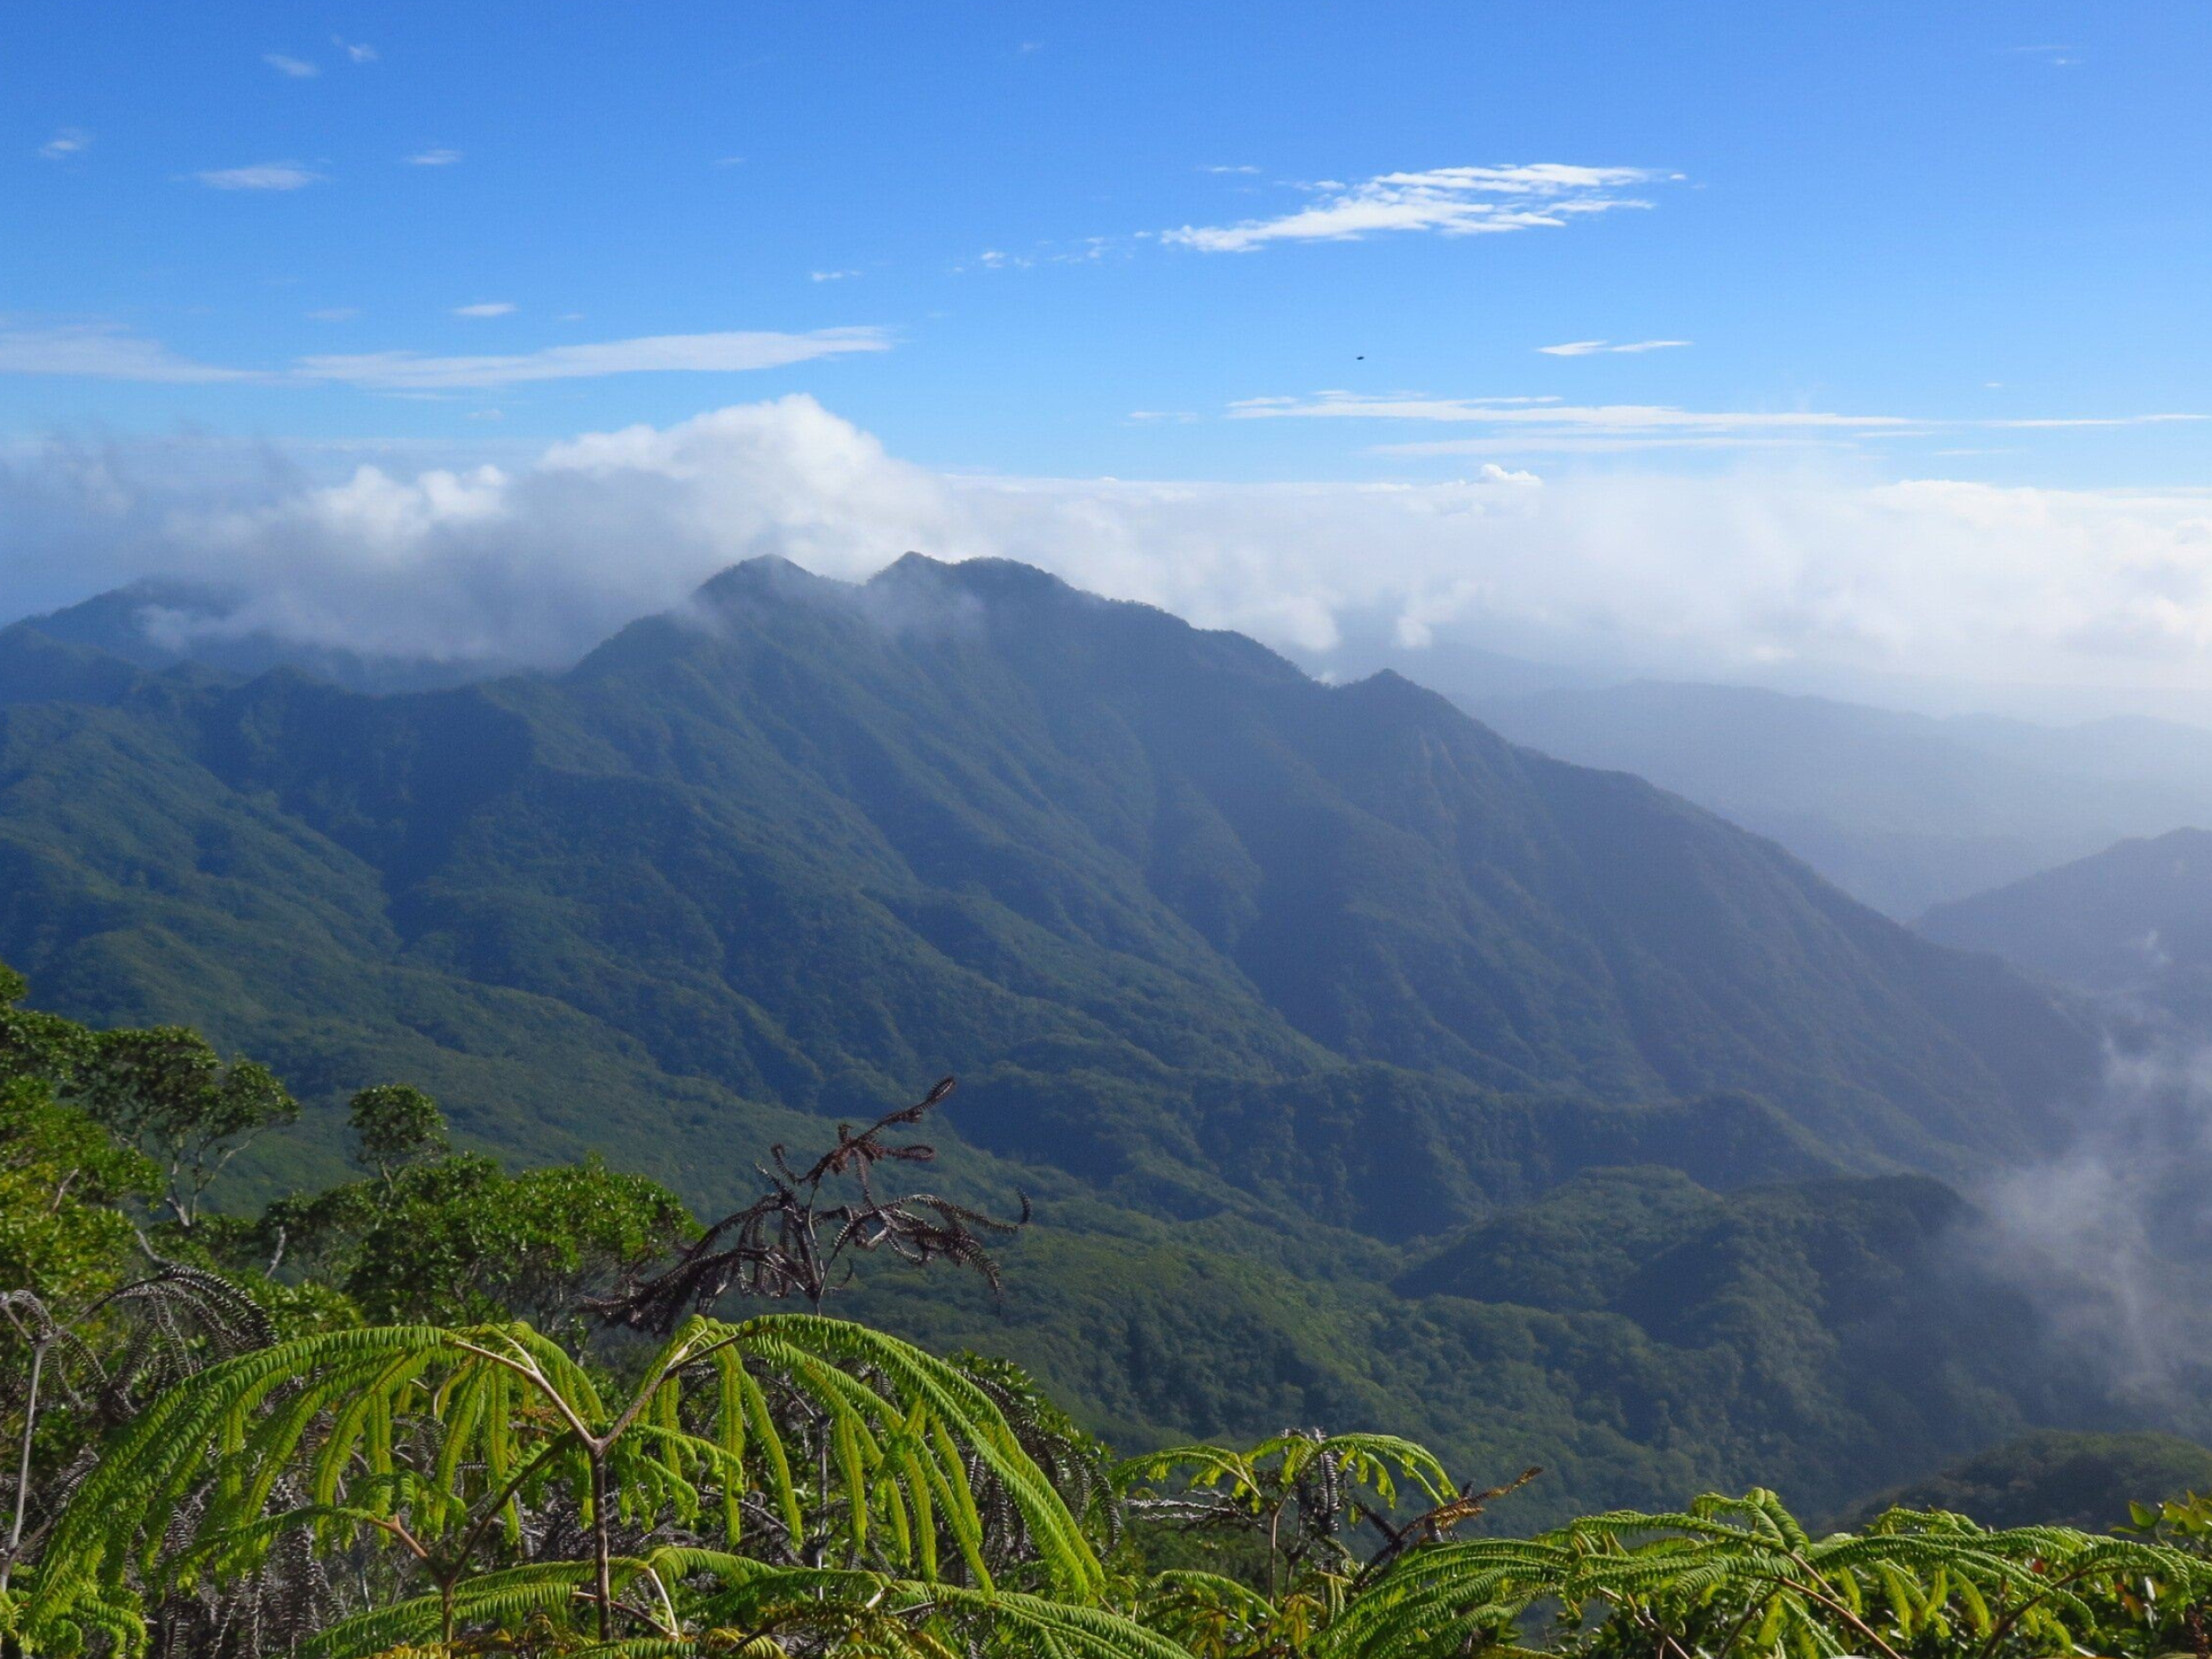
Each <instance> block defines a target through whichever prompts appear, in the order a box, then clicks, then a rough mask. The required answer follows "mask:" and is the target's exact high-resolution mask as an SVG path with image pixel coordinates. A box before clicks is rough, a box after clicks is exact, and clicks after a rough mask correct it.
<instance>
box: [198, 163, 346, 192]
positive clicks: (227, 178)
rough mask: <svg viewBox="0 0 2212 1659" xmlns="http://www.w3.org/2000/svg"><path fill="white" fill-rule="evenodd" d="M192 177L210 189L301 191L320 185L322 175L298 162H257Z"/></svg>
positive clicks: (218, 169) (220, 168)
mask: <svg viewBox="0 0 2212 1659" xmlns="http://www.w3.org/2000/svg"><path fill="white" fill-rule="evenodd" d="M192 177H193V178H195V179H198V180H199V181H200V182H201V183H202V184H204V185H207V186H208V187H209V188H210V189H211V190H300V189H303V188H304V187H306V186H307V185H314V184H320V183H321V182H322V181H323V178H324V175H323V174H322V173H317V172H316V171H315V170H314V169H313V167H307V166H304V165H303V164H301V162H298V161H257V162H256V163H254V165H252V167H217V168H215V169H212V170H210V171H209V172H205V173H194V174H193V175H192Z"/></svg>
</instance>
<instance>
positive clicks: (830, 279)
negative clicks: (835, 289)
mask: <svg viewBox="0 0 2212 1659" xmlns="http://www.w3.org/2000/svg"><path fill="white" fill-rule="evenodd" d="M859 275H860V272H859V271H857V270H810V271H808V272H807V273H806V280H807V281H808V282H810V283H842V282H844V281H846V280H847V279H848V277H854V276H859Z"/></svg>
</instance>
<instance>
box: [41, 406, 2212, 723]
mask: <svg viewBox="0 0 2212 1659" xmlns="http://www.w3.org/2000/svg"><path fill="white" fill-rule="evenodd" d="M910 549H911V550H920V551H922V552H925V553H928V554H930V555H932V556H937V557H940V558H947V559H961V558H968V557H973V556H982V555H999V556H1008V557H1012V558H1017V559H1021V560H1024V561H1027V562H1031V563H1035V564H1038V565H1041V566H1043V567H1044V568H1048V569H1050V570H1053V571H1055V572H1057V573H1058V574H1061V575H1063V576H1065V577H1066V578H1067V579H1068V580H1071V581H1074V582H1076V583H1078V584H1079V585H1081V586H1085V587H1088V588H1091V589H1094V590H1096V591H1097V592H1103V593H1107V594H1109V595H1112V596H1115V597H1117V598H1123V599H1139V600H1143V601H1146V602H1149V603H1152V604H1156V605H1162V606H1164V607H1165V608H1167V609H1169V610H1171V611H1176V612H1177V613H1179V614H1181V615H1182V616H1185V617H1189V618H1190V619H1191V620H1193V621H1194V622H1197V623H1201V624H1204V625H1207V626H1213V627H1225V628H1235V629H1242V630H1244V631H1246V632H1249V633H1251V634H1254V635H1257V636H1258V637H1260V638H1261V639H1262V640H1265V641H1268V642H1269V643H1271V644H1273V645H1276V646H1277V647H1281V648H1284V649H1286V650H1291V651H1293V652H1296V653H1305V654H1307V655H1308V656H1309V658H1310V659H1313V658H1322V657H1325V656H1326V655H1327V653H1329V652H1331V651H1332V650H1334V649H1335V648H1336V647H1338V646H1339V645H1340V642H1341V641H1342V638H1343V636H1344V635H1345V633H1346V629H1347V628H1349V627H1352V626H1354V625H1357V626H1359V627H1362V628H1365V627H1369V626H1370V625H1373V624H1375V623H1377V622H1378V621H1379V622H1380V623H1381V624H1382V625H1383V626H1384V627H1386V628H1387V629H1389V630H1390V631H1391V632H1392V633H1394V634H1395V638H1396V640H1397V641H1398V643H1399V645H1400V646H1401V647H1405V648H1407V649H1412V650H1418V649H1419V648H1421V647H1425V646H1428V645H1431V644H1450V643H1467V644H1475V645H1480V646H1482V647H1486V648H1490V649H1506V650H1513V651H1517V652H1519V653H1522V654H1526V655H1530V656H1536V657H1543V658H1548V659H1554V660H1565V661H1574V662H1579V663H1584V664H1590V665H1600V666H1601V667H1605V668H1607V669H1610V670H1611V671H1614V672H1616V673H1619V674H1621V675H1626V674H1631V673H1637V672H1644V673H1657V674H1666V675H1671V676H1676V677H1699V678H1759V677H1760V676H1763V675H1771V674H1773V673H1776V672H1779V671H1783V670H1784V669H1789V668H1791V667H1793V666H1804V667H1811V666H1820V667H1821V668H1823V669H1824V670H1826V669H1834V670H1837V671H1850V672H1853V673H1859V674H1865V675H1920V676H1929V677H1936V678H1948V679H1951V680H1954V681H1968V680H1971V681H1978V682H1989V683H1996V682H2005V683H2018V684H2033V685H2041V686H2050V687H2080V688H2097V687H2106V688H2110V687H2155V688H2160V689H2162V690H2164V691H2166V692H2172V693H2176V694H2182V695H2187V696H2196V695H2198V694H2203V693H2207V692H2212V492H2205V491H2190V490H2172V491H2164V492H2157V491H2133V492H2125V491H2112V492H2093V491H2064V490H2049V489H2002V488H1996V487H1993V486H1990V485H1985V484H1978V483H1958V482H1952V481H1946V480H1942V479H1924V480H1918V481H1912V482H1905V483H1868V482H1865V481H1864V480H1863V478H1860V477H1851V476H1846V475H1844V474H1843V473H1840V472H1838V471H1833V470H1823V469H1822V468H1821V467H1820V466H1818V465H1804V464H1798V465H1791V466H1789V467H1778V468H1773V469H1771V470H1760V469H1753V468H1746V469H1744V470H1740V471H1735V472H1732V473H1728V474H1725V475H1723V476H1718V477H1695V478H1690V477H1658V476H1642V475H1635V474H1612V475H1606V476H1584V477H1567V478H1561V479H1556V480H1551V481H1546V480H1542V479H1540V478H1538V477H1535V476H1534V475H1533V474H1530V473H1528V472H1516V471H1506V470H1504V469H1503V468H1500V467H1498V466H1495V465H1484V466H1480V467H1479V468H1476V469H1474V470H1473V471H1471V472H1470V473H1469V475H1468V477H1464V478H1462V479H1460V480H1456V481H1452V482H1443V483H1397V484H1358V483H1277V484H1267V483H1260V484H1244V483H1130V482H1121V481H1116V480H1110V479H1103V480H1102V479H1050V478H1009V477H958V476H950V475H945V474H942V473H939V472H934V471H929V470H927V469H925V468H923V467H920V466H917V465H913V464H911V463H909V462H907V461H904V460H902V459H899V458H897V457H896V456H894V455H892V454H890V453H888V452H887V451H886V450H885V449H884V446H883V445H882V444H881V443H880V442H878V441H877V440H876V439H875V438H874V437H872V436H871V435H869V434H867V433H866V432H864V431H862V430H860V428H856V427H854V426H853V425H852V424H851V423H849V422H846V421H844V420H842V419H840V418H839V417H838V416H836V415H834V414H832V413H830V412H829V410H825V409H823V407H822V406H821V405H820V404H817V403H816V402H815V401H814V400H813V399H811V398H806V397H803V396H793V397H788V398H781V399H778V400H776V401H774V402H768V403H758V404H743V405H738V406H736V407H732V408H728V409H722V410H716V411H714V412H712V413H710V414H706V415H702V416H698V417H697V418H696V419H693V420H690V421H686V422H682V423H680V424H678V425H674V426H670V427H665V428H655V427H649V426H637V427H631V428H625V429H623V430H621V431H617V432H605V433H596V434H590V435H585V436H581V437H579V438H576V439H574V440H573V441H566V442H562V443H558V444H555V445H553V446H551V447H550V448H548V449H546V450H545V451H544V452H543V453H540V454H538V455H537V456H535V457H534V458H532V459H526V461H524V462H522V463H520V464H516V465H502V466H493V465H479V466H472V467H467V468H441V469H431V470H426V471H414V472H410V471H406V470H404V469H403V468H400V467H398V466H396V465H390V464H388V463H387V464H386V465H363V466H360V467H358V468H357V469H356V471H353V472H352V473H351V475H350V476H349V477H344V478H343V479H341V480H338V481H337V482H331V481H329V480H327V479H323V478H317V477H312V476H309V475H307V473H305V472H303V471H301V468H300V467H299V466H298V465H296V464H295V462H294V461H288V460H287V459H285V458H284V457H283V456H282V455H275V454H265V453H259V452H253V451H249V450H244V449H240V448H238V447H221V446H217V447H212V448H210V447H205V446H202V447H192V446H188V445H185V446H173V447H169V448H167V449H164V448H162V447H160V446H152V447H148V446H140V447H136V448H120V447H109V448H104V449H103V448H86V447H71V446H67V445H63V444H58V443H55V444H48V445H45V446H41V447H35V448H33V449H29V450H26V451H22V452H19V453H16V454H15V455H14V456H13V457H12V458H10V459H6V460H5V461H4V463H0V617H10V616H15V615H21V614H24V613H26V612H28V611H35V610H39V609H43V608H47V607H50V606H52V605H58V604H61V603H64V602H67V601H69V600H70V599H76V598H81V597H83V596H85V595H87V594H89V593H92V592H97V591H100V590H102V589H105V588H107V587H111V586H116V585H118V584H119V583H121V582H124V581H126V580H131V579H132V578H134V577H138V576H143V575H169V576H176V577H185V578H192V579H197V580H216V581H222V582H227V583H232V584H235V585H237V586H240V587H241V588H243V589H244V590H245V591H246V592H248V593H249V594H250V595H251V596H252V597H251V599H250V601H249V603H248V605H246V609H245V611H242V612H241V613H240V617H239V618H238V619H237V620H236V622H235V623H234V624H233V625H234V626H235V627H236V628H238V629H270V630H273V631H275V632H276V633H279V634H281V635H288V636H291V637H295V638H299V639H301V640H307V641H316V642H319V643H325V644H342V645H345V646H348V647H354V648H356V649H360V650H365V651H390V652H403V653H410V654H428V655H432V656H439V657H458V656H468V655H488V656H495V657H500V658H504V659H521V660H526V661H531V662H537V663H542V664H546V665H557V664H560V663H562V662H564V661H567V660H569V659H573V658H574V656H575V655H576V654H578V653H580V652H582V651H584V650H586V649H587V648H588V647H590V646H591V645H592V644H593V643H595V642H596V641H598V640H599V639H600V638H603V637H604V636H605V635H607V634H608V633H610V632H611V631H612V630H613V629H616V628H617V627H619V626H620V625H621V624H622V623H624V622H626V621H628V620H629V619H631V618H632V617H636V616H639V615H641V614H643V613H646V612H648V611H656V610H661V609H665V608H668V607H670V606H672V605H678V604H680V603H681V602H682V600H683V599H684V596H685V595H686V594H687V593H688V592H690V590H691V589H692V588H693V587H694V586H696V584H697V583H698V582H700V581H701V580H703V579H704V578H705V577H707V576H708V575H709V574H713V573H714V571H716V570H718V569H720V568H723V567H724V566H726V565H728V564H730V563H732V562H734V561H736V560H739V559H743V558H746V557H750V556H754V555H757V554H763V553H776V554H781V555H783V556H787V557H789V558H792V559H794V560H796V561H797V562H799V563H801V564H804V565H806V566H808V567H809V568H813V569H816V570H818V571H821V572H823V574H829V575H833V576H840V577H847V578H857V577H862V576H866V575H867V574H870V573H872V571H874V570H875V569H877V568H880V567H881V566H882V565H884V564H885V563H886V562H889V561H890V560H891V559H893V558H895V557H896V556H898V555H899V554H900V553H902V552H903V551H906V550H910Z"/></svg>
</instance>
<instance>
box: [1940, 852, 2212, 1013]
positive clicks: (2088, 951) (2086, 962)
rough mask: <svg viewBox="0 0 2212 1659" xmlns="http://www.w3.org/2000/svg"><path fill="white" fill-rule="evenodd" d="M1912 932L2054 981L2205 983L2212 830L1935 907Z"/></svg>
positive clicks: (2211, 970) (2211, 961)
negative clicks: (2004, 960) (1990, 953)
mask: <svg viewBox="0 0 2212 1659" xmlns="http://www.w3.org/2000/svg"><path fill="white" fill-rule="evenodd" d="M1920 927H1921V931H1922V932H1923V933H1926V934H1927V935H1928V937H1929V938H1930V939H1940V940H1942V941H1943V942H1945V943H1946V944H1949V945H1956V946H1958V947H1959V948H1960V949H1962V950H1968V951H1993V952H1995V953H1996V955H1998V956H2001V957H2006V958H2007V959H2008V960H2009V961H2012V962H2015V963H2019V964H2020V965H2021V966H2022V967H2025V968H2029V969H2033V970H2034V971H2036V972H2038V973H2042V974H2048V975H2051V977H2052V978H2054V979H2063V980H2070V981H2074V982H2075V983H2076V984H2080V985H2087V986H2090V987H2094V988H2096V989H2099V990H2111V991H2118V990H2142V989H2145V988H2148V987H2152V986H2154V985H2155V984H2158V983H2160V981H2173V980H2176V979H2202V978H2204V977H2206V976H2208V975H2212V830H2204V829H2176V830H2174V831H2173V832H2172V834H2170V835H2164V836H2158V837H2157V838H2156V839H2155V840H2152V841H2125V842H2121V843H2120V844H2119V845H2118V846H2117V847H2112V848H2107V849H2106V850H2105V851H2104V852H2101V853H2099V854H2095V855H2094V856H2093V857H2090V858H2086V859H2081V860H2077V861H2076V862H2075V863H2072V864H2069V865H2066V866H2063V867H2062V868H2059V869H2057V870H2046V871H2045V872H2042V873H2040V874H2039V875H2033V876H2030V877H2028V878H2027V879H2026V880H2025V881H2016V882H2013V883H2011V884H2009V885H2008V886H2004V887H2000V888H1997V889H1996V890H1993V891H1990V892H1987V893H1981V894H1978V895H1976V896H1974V897H1972V898H1968V899H1961V900H1960V901H1959V902H1957V903H1955V904H1943V905H1938V906H1937V907H1936V908H1935V909H1933V910H1930V911H1929V913H1928V914H1927V915H1926V916H1924V917H1923V918H1922V920H1921V923H1920Z"/></svg>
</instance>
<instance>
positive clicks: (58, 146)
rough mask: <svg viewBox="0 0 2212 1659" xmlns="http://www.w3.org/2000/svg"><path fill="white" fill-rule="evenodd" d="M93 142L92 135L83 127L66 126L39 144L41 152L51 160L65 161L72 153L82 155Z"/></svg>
mask: <svg viewBox="0 0 2212 1659" xmlns="http://www.w3.org/2000/svg"><path fill="white" fill-rule="evenodd" d="M91 144H92V135H91V134H90V133H88V132H87V131H85V130H84V129H83V128H82V127H64V128H63V129H62V130H61V131H59V132H57V133H56V134H55V135H54V136H53V137H51V138H49V139H47V140H46V143H43V144H40V146H39V154H40V155H41V156H42V157H44V158H45V159H46V160H47V161H67V160H68V159H69V158H70V156H72V155H82V154H83V153H84V152H85V151H86V150H87V149H89V148H90V147H91Z"/></svg>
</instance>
